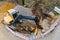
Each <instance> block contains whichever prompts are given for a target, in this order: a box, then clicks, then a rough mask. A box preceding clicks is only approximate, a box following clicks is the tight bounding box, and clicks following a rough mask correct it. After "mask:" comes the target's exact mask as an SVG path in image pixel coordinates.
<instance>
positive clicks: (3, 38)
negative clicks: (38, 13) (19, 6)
mask: <svg viewBox="0 0 60 40" xmlns="http://www.w3.org/2000/svg"><path fill="white" fill-rule="evenodd" d="M21 11H22V10H21ZM22 13H23V12H22ZM24 13H26V11H25V12H24ZM27 13H28V10H27ZM59 30H60V25H59V26H57V27H56V28H55V30H54V31H53V32H52V33H49V34H48V35H47V36H45V37H43V38H39V39H37V40H60V31H59ZM0 40H23V39H21V38H18V37H16V36H15V35H13V34H12V33H11V32H10V31H8V30H7V29H6V28H5V26H0Z"/></svg>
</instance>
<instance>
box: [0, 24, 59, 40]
mask: <svg viewBox="0 0 60 40" xmlns="http://www.w3.org/2000/svg"><path fill="white" fill-rule="evenodd" d="M59 30H60V25H59V26H57V27H56V28H55V30H54V31H53V32H52V33H49V34H48V35H46V36H45V37H43V38H39V39H37V40H60V31H59ZM0 40H23V39H21V38H19V37H16V36H15V35H13V34H12V33H11V32H10V31H8V30H7V29H6V28H5V26H0Z"/></svg>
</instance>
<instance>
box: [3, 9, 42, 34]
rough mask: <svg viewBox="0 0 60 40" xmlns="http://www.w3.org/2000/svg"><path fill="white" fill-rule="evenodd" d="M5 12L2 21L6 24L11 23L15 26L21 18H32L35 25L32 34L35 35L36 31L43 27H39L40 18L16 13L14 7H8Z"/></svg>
mask: <svg viewBox="0 0 60 40" xmlns="http://www.w3.org/2000/svg"><path fill="white" fill-rule="evenodd" d="M6 13H7V14H6V15H5V17H4V22H5V23H6V24H7V25H9V26H10V25H13V26H16V24H18V23H20V24H21V23H22V19H27V20H32V21H34V22H35V24H36V27H35V30H34V34H35V35H36V34H37V33H38V30H39V29H41V30H43V27H41V25H40V24H41V23H42V18H41V19H39V18H38V17H36V16H35V17H32V16H25V15H21V14H20V15H18V12H17V11H16V10H15V9H10V10H8V11H7V12H6Z"/></svg>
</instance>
